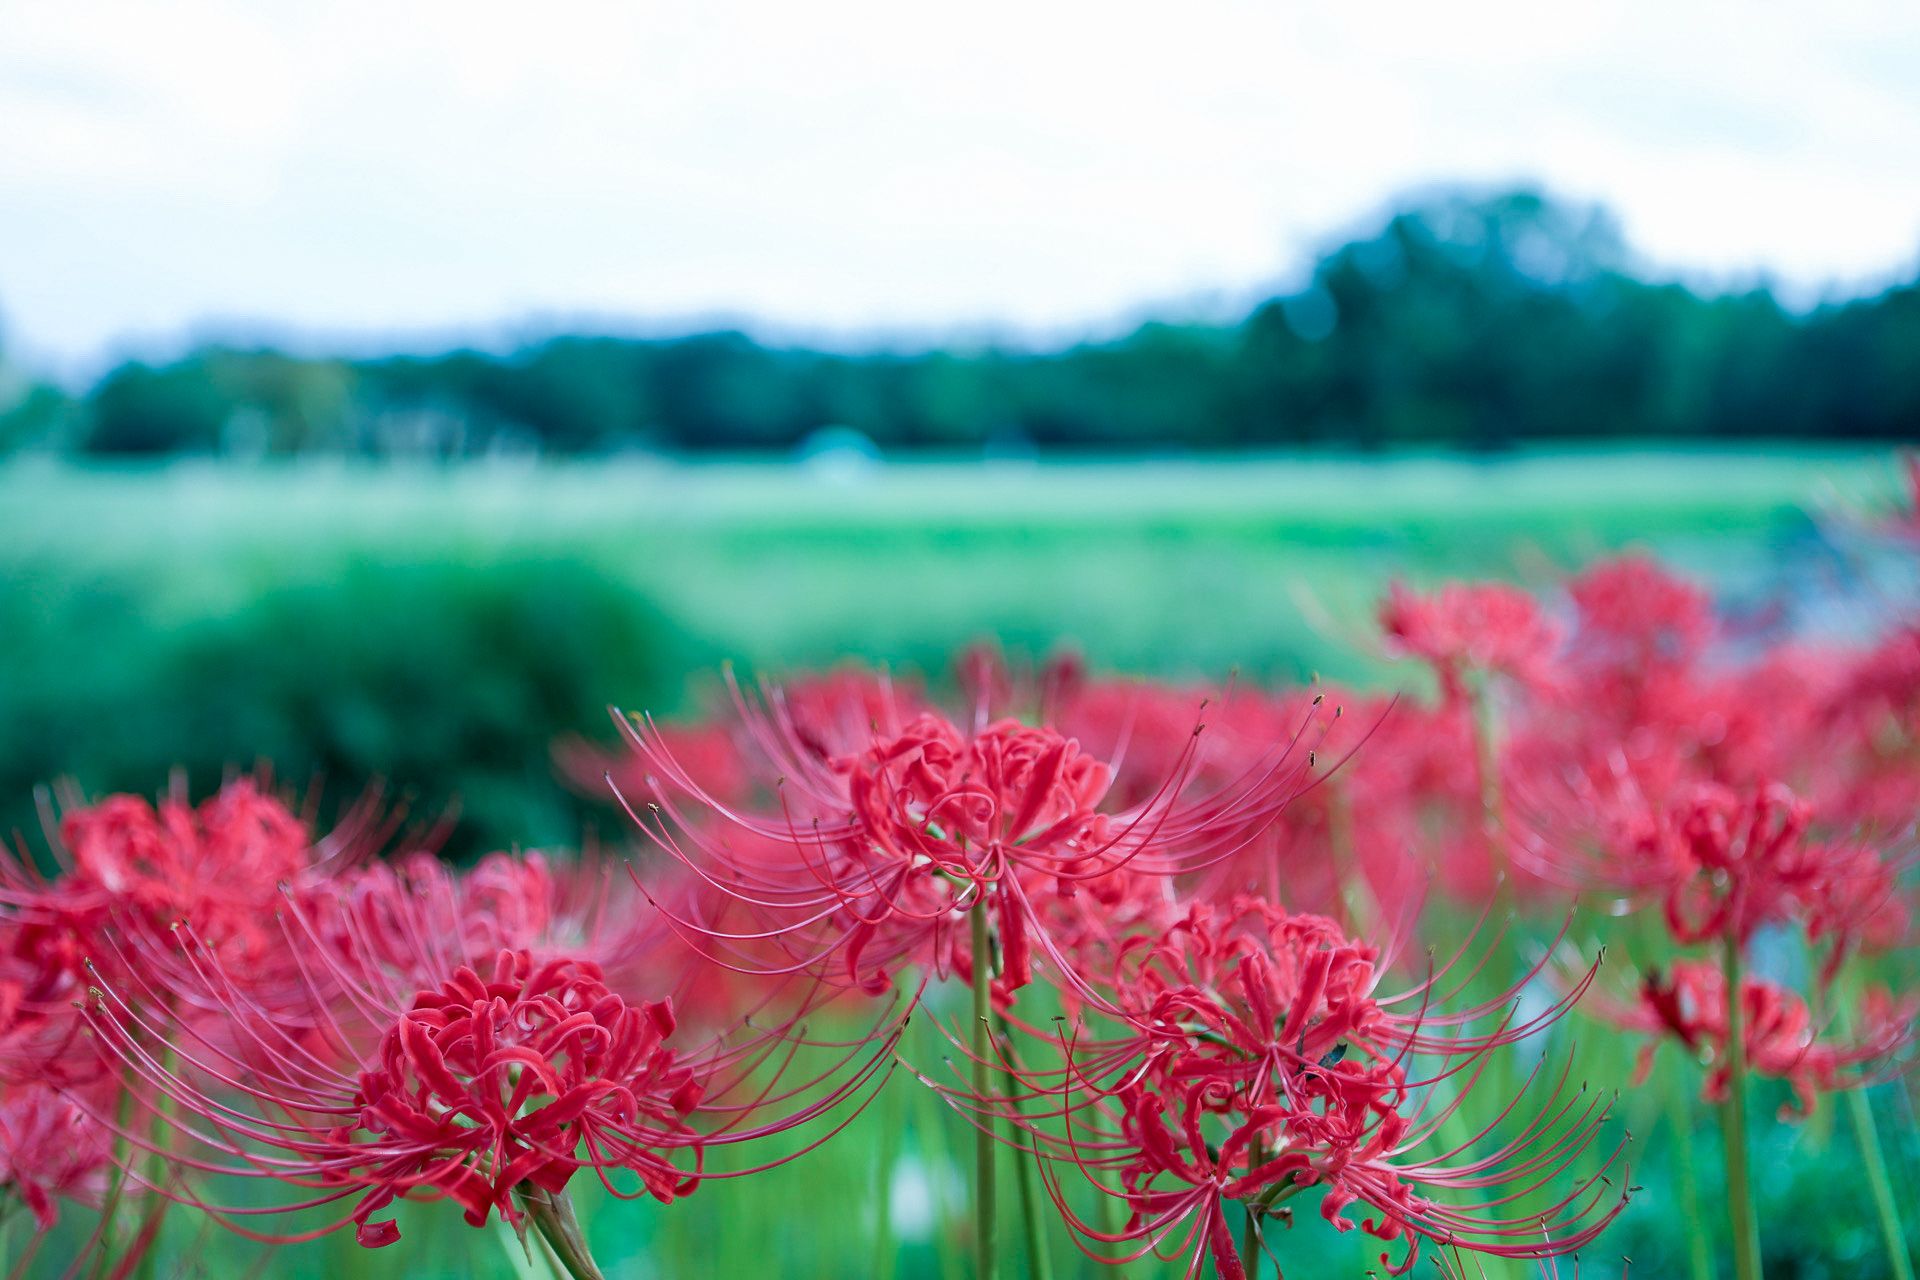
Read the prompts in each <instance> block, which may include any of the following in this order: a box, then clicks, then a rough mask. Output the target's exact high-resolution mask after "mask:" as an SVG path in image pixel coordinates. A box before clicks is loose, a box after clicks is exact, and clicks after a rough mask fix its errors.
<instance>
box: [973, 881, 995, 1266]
mask: <svg viewBox="0 0 1920 1280" xmlns="http://www.w3.org/2000/svg"><path fill="white" fill-rule="evenodd" d="M968 916H969V922H970V924H971V926H972V942H973V1038H972V1040H973V1092H974V1094H975V1096H977V1097H979V1098H981V1099H982V1100H984V1099H986V1098H987V1097H988V1096H989V1095H990V1094H991V1093H992V1091H993V1067H992V1064H991V1061H990V1059H989V1058H988V1054H989V1053H991V1052H992V1044H991V1040H992V1036H991V1031H992V1023H991V1022H990V1021H989V1020H990V1019H991V1018H992V1017H993V989H992V984H993V975H992V973H991V972H990V966H991V960H990V957H991V956H992V955H993V950H992V946H991V944H990V942H989V940H988V937H987V904H986V900H985V897H984V896H983V897H982V898H981V900H980V901H978V902H975V903H974V904H973V910H972V911H971V912H969V913H968ZM998 1155H999V1153H998V1152H997V1151H995V1150H994V1142H993V1119H992V1117H991V1116H984V1117H982V1118H981V1120H980V1122H979V1125H978V1127H977V1128H976V1129H975V1130H974V1135H973V1256H974V1275H975V1277H976V1278H977V1280H993V1272H994V1204H993V1170H994V1161H995V1159H996V1158H998Z"/></svg>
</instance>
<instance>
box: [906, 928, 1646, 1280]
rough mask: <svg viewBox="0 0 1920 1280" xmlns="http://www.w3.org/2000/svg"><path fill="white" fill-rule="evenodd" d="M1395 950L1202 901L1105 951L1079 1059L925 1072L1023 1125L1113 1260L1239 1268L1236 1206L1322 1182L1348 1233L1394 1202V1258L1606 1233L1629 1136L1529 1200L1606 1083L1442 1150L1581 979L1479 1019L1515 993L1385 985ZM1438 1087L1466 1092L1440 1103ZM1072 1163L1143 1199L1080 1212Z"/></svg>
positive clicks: (984, 1112)
mask: <svg viewBox="0 0 1920 1280" xmlns="http://www.w3.org/2000/svg"><path fill="white" fill-rule="evenodd" d="M1379 960H1380V957H1379V954H1378V952H1377V951H1375V950H1374V949H1373V948H1371V947H1367V946H1365V945H1362V944H1360V943H1357V942H1355V941H1353V940H1352V939H1351V938H1349V937H1348V936H1346V934H1345V933H1344V931H1343V930H1342V929H1341V928H1340V927H1339V926H1338V925H1336V924H1335V923H1334V922H1333V921H1331V920H1329V919H1326V918H1324V917H1316V916H1304V915H1294V914H1290V913H1288V912H1287V911H1285V910H1284V909H1282V908H1279V907H1277V906H1274V905H1272V904H1270V903H1266V902H1262V901H1259V900H1257V899H1253V898H1247V897H1240V898H1236V899H1234V900H1233V901H1231V902H1230V903H1228V904H1226V905H1225V907H1224V908H1223V909H1221V910H1218V911H1216V910H1213V909H1210V908H1208V907H1206V906H1205V905H1194V906H1191V907H1189V909H1188V911H1187V913H1186V915H1185V916H1184V917H1183V918H1182V919H1181V920H1179V921H1178V922H1177V923H1176V924H1174V925H1173V927H1171V928H1170V929H1168V930H1166V931H1164V933H1143V934H1140V935H1136V936H1133V937H1129V938H1126V939H1123V940H1120V941H1119V942H1118V944H1117V946H1116V948H1115V950H1114V952H1113V954H1112V955H1111V956H1110V957H1109V961H1108V962H1104V963H1093V964H1089V965H1088V970H1089V971H1090V972H1097V973H1101V974H1103V975H1109V974H1110V975H1111V977H1110V980H1109V982H1108V984H1107V985H1106V988H1105V990H1104V992H1103V997H1102V999H1101V1000H1100V1001H1099V1002H1098V1005H1097V1006H1089V1007H1088V1009H1087V1010H1086V1011H1087V1012H1090V1013H1092V1014H1094V1015H1095V1016H1098V1017H1100V1018H1101V1019H1102V1020H1103V1021H1105V1022H1108V1023H1110V1024H1111V1025H1112V1027H1113V1033H1112V1034H1110V1035H1106V1036H1102V1037H1096V1038H1091V1039H1085V1038H1081V1037H1078V1036H1074V1037H1063V1038H1062V1039H1061V1040H1060V1042H1059V1045H1060V1049H1061V1051H1062V1053H1063V1055H1064V1062H1063V1064H1062V1065H1061V1066H1060V1067H1058V1068H1055V1069H1051V1070H1035V1069H1030V1068H1029V1069H1025V1070H1022V1069H1021V1068H1020V1067H1019V1066H1018V1065H1017V1063H1016V1061H1015V1060H1014V1058H1013V1057H1012V1056H1011V1055H1007V1056H1005V1057H1004V1058H1003V1059H1002V1060H999V1061H996V1062H995V1064H994V1065H995V1067H996V1069H998V1070H1000V1071H1004V1072H1007V1073H1008V1074H1009V1075H1010V1076H1011V1077H1012V1078H1014V1079H1017V1080H1019V1081H1020V1082H1021V1084H1022V1090H1023V1091H1022V1092H1020V1093H1017V1094H1016V1095H1015V1096H1013V1097H1011V1098H1008V1097H991V1096H989V1097H982V1096H979V1095H977V1094H975V1093H973V1092H971V1091H969V1090H967V1089H963V1088H960V1087H958V1086H957V1085H953V1084H949V1083H941V1082H930V1083H934V1084H935V1087H937V1088H940V1089H941V1090H942V1091H943V1092H945V1093H946V1094H947V1095H948V1096H949V1098H950V1099H951V1100H953V1101H954V1103H955V1105H957V1106H959V1107H960V1108H961V1109H962V1110H963V1111H965V1112H967V1113H968V1114H971V1115H973V1116H976V1117H979V1119H980V1122H981V1123H986V1122H987V1121H988V1120H994V1121H1004V1122H1007V1123H1010V1124H1012V1125H1015V1126H1018V1128H1019V1132H1020V1133H1021V1134H1022V1137H1021V1138H1020V1139H1019V1141H1018V1143H1017V1145H1023V1146H1026V1145H1030V1146H1031V1147H1032V1148H1033V1149H1034V1150H1035V1151H1036V1152H1037V1153H1038V1154H1039V1156H1040V1157H1041V1158H1042V1161H1043V1164H1044V1165H1045V1167H1046V1169H1047V1182H1048V1186H1049V1189H1050V1192H1051V1194H1052V1197H1053V1199H1054V1201H1055V1203H1056V1205H1057V1206H1058V1207H1059V1208H1060V1210H1061V1212H1062V1213H1063V1215H1064V1216H1065V1217H1066V1220H1067V1222H1068V1225H1069V1226H1070V1227H1071V1228H1072V1229H1073V1231H1074V1232H1075V1234H1076V1236H1077V1237H1079V1238H1081V1239H1082V1240H1083V1241H1084V1242H1086V1243H1085V1244H1084V1245H1083V1247H1086V1248H1088V1250H1089V1256H1099V1254H1098V1246H1101V1245H1106V1246H1120V1247H1122V1248H1123V1249H1125V1250H1126V1252H1125V1253H1124V1254H1123V1256H1122V1257H1120V1258H1116V1259H1112V1260H1114V1261H1125V1260H1128V1259H1131V1258H1137V1257H1139V1256H1141V1255H1142V1254H1144V1253H1146V1252H1150V1251H1151V1252H1155V1253H1158V1254H1162V1255H1163V1256H1165V1255H1173V1256H1189V1266H1188V1274H1189V1275H1192V1274H1195V1273H1197V1271H1198V1270H1199V1268H1200V1267H1201V1265H1202V1260H1203V1259H1204V1258H1206V1257H1211V1258H1212V1260H1213V1263H1214V1267H1215V1269H1216V1270H1217V1272H1218V1273H1219V1274H1220V1275H1222V1276H1225V1277H1230V1278H1231V1277H1239V1276H1241V1275H1242V1274H1243V1271H1242V1263H1241V1260H1240V1259H1239V1258H1238V1256H1237V1255H1236V1254H1235V1252H1234V1247H1233V1241H1232V1237H1231V1231H1230V1229H1229V1227H1228V1223H1227V1217H1226V1210H1225V1206H1226V1204H1227V1202H1229V1201H1237V1202H1240V1203H1241V1204H1243V1205H1246V1206H1248V1208H1249V1211H1250V1212H1252V1213H1254V1214H1256V1215H1257V1216H1269V1215H1271V1216H1276V1217H1277V1216H1280V1209H1279V1206H1280V1205H1281V1204H1282V1203H1283V1202H1284V1201H1285V1200H1287V1199H1289V1198H1291V1197H1292V1196H1294V1195H1296V1194H1299V1193H1301V1192H1303V1191H1305V1190H1308V1189H1311V1188H1319V1189H1320V1190H1321V1211H1322V1213H1323V1215H1324V1216H1325V1217H1326V1218H1327V1219H1328V1221H1329V1222H1331V1223H1332V1224H1333V1225H1334V1226H1335V1227H1336V1228H1338V1229H1340V1230H1350V1229H1352V1228H1353V1227H1354V1225H1355V1224H1354V1223H1353V1222H1352V1221H1351V1220H1350V1219H1349V1218H1348V1217H1347V1216H1346V1214H1345V1210H1346V1209H1347V1208H1348V1207H1349V1206H1350V1205H1353V1204H1355V1203H1364V1204H1366V1205H1368V1206H1370V1207H1371V1208H1372V1209H1373V1210H1374V1211H1375V1213H1376V1215H1377V1216H1374V1217H1370V1218H1367V1219H1366V1220H1365V1221H1364V1222H1362V1223H1361V1224H1359V1225H1360V1227H1361V1229H1363V1230H1365V1231H1367V1232H1368V1233H1370V1234H1372V1235H1374V1236H1376V1237H1377V1238H1379V1239H1381V1240H1383V1241H1398V1240H1402V1239H1405V1240H1407V1242H1408V1251H1407V1255H1406V1257H1405V1258H1404V1259H1403V1260H1402V1262H1401V1263H1400V1264H1398V1265H1397V1266H1395V1267H1394V1268H1393V1269H1394V1270H1395V1271H1396V1273H1398V1272H1403V1271H1405V1270H1407V1269H1408V1268H1410V1267H1411V1266H1412V1265H1413V1263H1414V1261H1415V1260H1416V1259H1417V1256H1418V1248H1419V1244H1418V1242H1419V1241H1420V1240H1422V1239H1425V1240H1432V1241H1436V1242H1439V1243H1443V1244H1447V1245H1453V1244H1458V1245H1461V1246H1465V1247H1472V1248H1476V1249H1480V1250H1482V1251H1485V1252H1492V1253H1498V1254H1505V1255H1508V1256H1514V1257H1545V1256H1550V1255H1555V1254H1559V1253H1564V1252H1569V1251H1571V1250H1573V1249H1577V1248H1579V1247H1580V1246H1581V1245H1582V1244H1584V1243H1585V1242H1587V1241H1589V1240H1591V1239H1592V1238H1593V1237H1594V1235H1595V1234H1597V1232H1598V1231H1599V1230H1600V1229H1601V1228H1603V1227H1604V1226H1605V1225H1606V1223H1607V1222H1609V1221H1611V1219H1612V1217H1613V1216H1614V1214H1615V1213H1617V1212H1618V1210H1619V1208H1620V1207H1621V1206H1622V1205H1623V1204H1624V1195H1623V1196H1621V1197H1618V1198H1616V1197H1614V1196H1613V1195H1612V1194H1611V1193H1610V1192H1608V1191H1607V1190H1606V1189H1605V1186H1606V1184H1605V1183H1604V1181H1603V1180H1602V1175H1603V1174H1604V1173H1605V1172H1606V1171H1607V1170H1608V1169H1611V1168H1612V1167H1613V1165H1614V1164H1615V1163H1617V1161H1618V1159H1619V1156H1620V1152H1619V1151H1616V1152H1615V1153H1614V1156H1613V1158H1611V1159H1609V1160H1607V1161H1606V1162H1605V1166H1604V1167H1603V1169H1602V1170H1601V1173H1599V1174H1595V1175H1593V1176H1591V1177H1588V1178H1585V1179H1580V1180H1577V1181H1575V1182H1574V1183H1573V1185H1572V1188H1571V1190H1569V1191H1568V1192H1566V1193H1565V1194H1564V1195H1562V1196H1560V1197H1559V1198H1558V1199H1556V1200H1553V1202H1552V1203H1550V1204H1548V1203H1542V1204H1540V1205H1539V1206H1538V1207H1535V1204H1534V1202H1535V1201H1536V1200H1538V1199H1540V1196H1539V1193H1540V1192H1542V1191H1543V1190H1544V1189H1545V1188H1546V1187H1547V1186H1549V1185H1551V1184H1552V1183H1553V1182H1555V1181H1557V1180H1558V1179H1559V1178H1560V1177H1561V1176H1562V1175H1563V1174H1564V1173H1565V1172H1566V1171H1567V1170H1568V1168H1569V1166H1570V1165H1571V1164H1572V1163H1573V1162H1574V1161H1576V1160H1578V1159H1579V1158H1581V1157H1582V1156H1583V1155H1584V1154H1585V1153H1586V1152H1587V1151H1588V1150H1589V1148H1590V1147H1591V1146H1592V1144H1593V1142H1594V1139H1595V1137H1596V1134H1597V1131H1598V1127H1599V1125H1600V1124H1601V1123H1602V1121H1603V1120H1604V1119H1605V1116H1606V1107H1605V1105H1604V1104H1602V1103H1601V1102H1600V1101H1599V1100H1598V1099H1589V1100H1588V1101H1587V1102H1586V1103H1584V1104H1583V1103H1582V1102H1581V1101H1580V1098H1579V1096H1578V1095H1571V1096H1568V1095H1565V1094H1564V1091H1563V1089H1562V1088H1560V1087H1554V1088H1553V1089H1552V1090H1551V1091H1550V1093H1551V1096H1550V1097H1549V1098H1548V1099H1547V1100H1546V1102H1545V1103H1544V1104H1543V1105H1542V1107H1541V1109H1540V1111H1539V1113H1538V1115H1536V1116H1534V1117H1533V1118H1532V1119H1531V1120H1529V1121H1527V1122H1525V1123H1523V1124H1522V1125H1521V1126H1520V1132H1519V1133H1518V1134H1517V1135H1516V1136H1514V1137H1513V1138H1512V1139H1511V1140H1509V1141H1508V1142H1506V1143H1505V1144H1502V1145H1501V1146H1500V1147H1499V1149H1498V1150H1495V1151H1492V1152H1490V1153H1480V1154H1475V1153H1474V1152H1473V1151H1472V1148H1473V1147H1474V1146H1475V1145H1476V1144H1479V1143H1481V1142H1482V1141H1483V1140H1484V1139H1485V1138H1486V1131H1483V1132H1481V1133H1479V1134H1475V1135H1473V1137H1472V1139H1470V1140H1469V1141H1468V1142H1467V1143H1464V1144H1462V1145H1460V1146H1457V1147H1455V1148H1454V1149H1451V1150H1445V1151H1440V1152H1430V1151H1426V1150H1425V1149H1426V1148H1427V1147H1429V1145H1430V1144H1432V1143H1433V1142H1434V1141H1435V1139H1436V1135H1437V1133H1438V1131H1439V1129H1440V1127H1441V1125H1442V1124H1443V1123H1445V1122H1446V1121H1448V1120H1449V1119H1450V1118H1451V1117H1452V1116H1453V1115H1454V1113H1455V1112H1456V1111H1457V1109H1458V1108H1459V1106H1460V1105H1461V1102H1462V1100H1463V1099H1464V1097H1465V1096H1466V1095H1467V1094H1468V1093H1470V1092H1471V1090H1472V1088H1473V1086H1474V1085H1475V1084H1476V1083H1477V1082H1478V1081H1479V1079H1480V1078H1481V1074H1482V1070H1483V1067H1484V1064H1485V1061H1486V1058H1487V1056H1488V1055H1489V1054H1491V1053H1492V1052H1494V1051H1496V1050H1497V1049H1499V1048H1500V1047H1502V1046H1505V1045H1510V1044H1512V1043H1514V1042H1516V1041H1518V1040H1520V1039H1523V1038H1525V1037H1526V1036H1529V1035H1531V1034H1533V1033H1534V1032H1536V1031H1538V1030H1540V1029H1541V1028H1542V1027H1544V1026H1545V1025H1546V1024H1547V1023H1549V1022H1551V1021H1553V1020H1554V1019H1556V1018H1558V1017H1559V1016H1560V1015H1561V1014H1562V1013H1564V1011H1565V1009H1566V1007H1567V1006H1568V1004H1569V1003H1570V1002H1571V999H1573V998H1575V997H1577V994H1578V993H1577V992H1575V993H1570V995H1569V997H1568V999H1566V1000H1562V1001H1560V1002H1557V1003H1555V1004H1554V1005H1552V1006H1551V1007H1549V1008H1547V1009H1545V1010H1542V1011H1541V1012H1540V1013H1538V1014H1537V1015H1534V1016H1532V1017H1530V1018H1528V1019H1527V1020H1525V1021H1524V1022H1515V1021H1513V1020H1512V1019H1511V1017H1510V1016H1509V1017H1502V1018H1500V1019H1499V1021H1498V1023H1497V1025H1495V1026H1494V1027H1492V1028H1491V1029H1490V1030H1485V1031H1475V1030H1473V1029H1472V1024H1474V1023H1477V1022H1479V1021H1480V1020H1482V1019H1485V1018H1487V1017H1489V1016H1492V1015H1494V1014H1495V1013H1496V1011H1497V1010H1500V1009H1501V1008H1503V1006H1504V1005H1505V1003H1506V1001H1505V1000H1504V999H1503V1000H1499V1001H1493V1002H1489V1003H1485V1004H1480V1005H1477V1006H1475V1007H1474V1008H1471V1009H1464V1010H1452V1011H1449V1012H1444V1013H1443V1012H1441V1011H1440V1006H1443V1005H1444V1004H1446V1003H1447V1002H1448V1001H1449V1000H1450V999H1451V996H1452V995H1453V994H1456V993H1441V992H1440V991H1439V984H1440V983H1442V982H1444V981H1445V980H1446V971H1444V970H1443V971H1442V972H1440V973H1436V974H1434V975H1432V976H1431V977H1430V978H1429V979H1428V980H1426V981H1425V982H1422V983H1420V984H1418V985H1417V986H1416V987H1415V988H1414V989H1412V990H1410V991H1408V992H1404V993H1401V994H1399V995H1396V996H1388V997H1383V996H1380V995H1378V994H1377V992H1376V987H1377V985H1378V983H1379V979H1380V973H1381V970H1380V967H1379ZM1449 968H1451V966H1449ZM1462 985H1464V984H1462ZM1510 998H1511V993H1509V995H1508V997H1507V999H1510ZM1016 1025H1018V1024H1016ZM1024 1034H1025V1035H1026V1036H1028V1037H1031V1038H1034V1039H1039V1038H1040V1036H1039V1033H1038V1032H1037V1031H1035V1030H1034V1029H1032V1028H1025V1029H1024ZM956 1043H957V1041H956ZM1423 1073H1424V1074H1423ZM1564 1083H1565V1082H1564V1081H1562V1082H1561V1085H1564ZM1442 1086H1446V1087H1451V1088H1452V1089H1453V1090H1454V1095H1455V1096H1454V1097H1453V1098H1452V1099H1451V1100H1450V1101H1446V1102H1444V1103H1442V1102H1440V1101H1439V1096H1440V1092H1441V1088H1442ZM1517 1101H1518V1100H1517V1099H1516V1102H1515V1103H1509V1104H1508V1106H1507V1107H1506V1109H1505V1110H1504V1111H1503V1112H1502V1113H1501V1118H1502V1119H1504V1118H1505V1117H1506V1116H1507V1115H1509V1114H1511V1113H1512V1112H1513V1110H1514V1108H1515V1105H1517ZM1496 1123H1498V1122H1497V1121H1496ZM1066 1166H1073V1167H1075V1168H1077V1169H1079V1170H1080V1171H1081V1172H1082V1173H1084V1174H1085V1176H1086V1177H1087V1178H1089V1179H1090V1180H1091V1181H1092V1182H1093V1183H1094V1185H1095V1186H1096V1187H1098V1188H1099V1189H1100V1190H1101V1191H1102V1192H1104V1193H1105V1194H1107V1195H1110V1196H1114V1197H1117V1198H1118V1199H1120V1200H1121V1201H1122V1202H1123V1203H1124V1204H1125V1205H1126V1208H1127V1211H1128V1215H1129V1216H1128V1220H1127V1222H1126V1224H1125V1226H1124V1227H1123V1228H1121V1229H1119V1230H1106V1229H1103V1228H1101V1227H1098V1226H1096V1225H1094V1224H1093V1223H1090V1222H1088V1221H1086V1220H1084V1219H1082V1218H1081V1217H1080V1216H1079V1215H1078V1214H1077V1213H1076V1212H1075V1211H1074V1210H1073V1209H1072V1208H1071V1207H1070V1205H1069V1204H1068V1199H1067V1194H1066V1191H1065V1188H1064V1185H1063V1181H1062V1173H1063V1171H1064V1168H1065V1167H1066ZM1448 1190H1451V1191H1454V1192H1460V1193H1466V1194H1468V1195H1475V1194H1478V1195H1480V1196H1481V1197H1482V1198H1481V1199H1480V1200H1479V1202H1478V1203H1477V1204H1470V1205H1468V1206H1465V1207H1458V1206H1450V1205H1448V1204H1446V1203H1444V1201H1443V1200H1442V1199H1441V1198H1438V1197H1439V1196H1440V1194H1441V1193H1444V1192H1446V1191H1448ZM1523 1202H1524V1203H1525V1204H1526V1208H1524V1209H1522V1208H1521V1207H1520V1206H1521V1205H1522V1203H1523Z"/></svg>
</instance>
